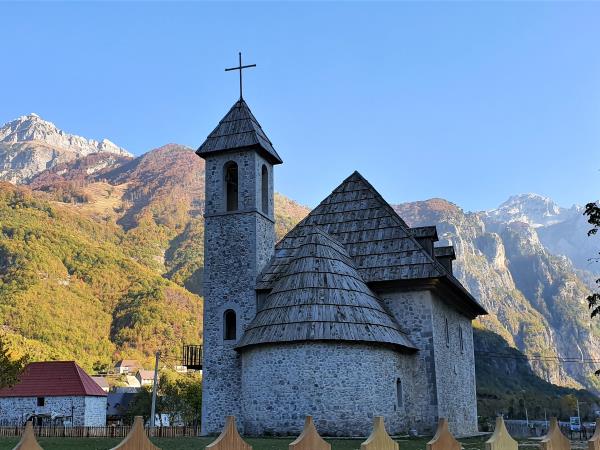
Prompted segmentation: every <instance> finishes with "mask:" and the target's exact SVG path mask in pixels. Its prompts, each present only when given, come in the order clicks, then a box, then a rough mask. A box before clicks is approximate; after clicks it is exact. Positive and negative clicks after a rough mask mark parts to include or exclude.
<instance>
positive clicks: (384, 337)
mask: <svg viewBox="0 0 600 450" xmlns="http://www.w3.org/2000/svg"><path fill="white" fill-rule="evenodd" d="M301 232H302V233H303V236H304V239H303V242H302V243H301V244H300V245H299V246H298V247H297V248H296V249H294V251H293V255H291V257H290V261H289V263H288V265H287V267H286V269H285V272H284V273H283V274H281V276H280V277H279V278H278V280H277V281H276V282H275V284H274V286H273V290H272V291H271V292H270V293H269V295H268V296H267V298H266V300H265V303H264V305H263V306H262V307H261V308H260V310H259V311H258V313H257V315H256V317H255V319H254V320H253V321H252V322H251V323H250V325H249V326H248V328H247V329H246V332H245V333H244V335H243V337H242V339H241V340H240V342H239V344H238V348H244V347H248V346H252V345H258V344H265V343H276V342H293V341H307V340H310V341H327V340H335V341H354V342H377V343H380V344H387V345H392V346H395V347H401V348H404V349H410V350H414V349H415V347H414V346H413V344H412V343H411V342H410V340H409V339H408V337H407V335H406V334H405V333H403V332H402V331H401V330H400V328H399V326H398V324H397V323H396V321H395V320H394V319H393V318H392V316H391V315H390V314H389V313H388V312H387V311H386V310H385V308H384V306H383V305H382V303H381V302H380V301H379V300H378V299H377V297H376V295H375V294H374V293H373V292H372V291H371V290H370V289H369V288H368V286H367V285H366V284H365V283H364V281H363V280H362V279H361V277H360V275H359V274H358V272H357V271H356V268H355V267H354V263H353V261H352V258H350V256H349V255H348V253H347V252H346V249H345V248H344V247H343V246H342V245H341V244H340V243H339V242H337V241H336V240H335V239H334V238H332V237H331V236H329V235H327V234H326V233H324V232H323V231H322V230H319V229H318V228H317V227H310V226H307V227H303V228H302V230H301Z"/></svg>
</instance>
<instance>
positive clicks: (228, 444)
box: [206, 416, 252, 450]
mask: <svg viewBox="0 0 600 450" xmlns="http://www.w3.org/2000/svg"><path fill="white" fill-rule="evenodd" d="M206 450H252V446H251V445H250V444H248V443H247V442H246V441H244V440H243V439H242V438H241V436H240V434H239V433H238V430H237V428H236V426H235V416H227V418H226V419H225V427H224V428H223V431H222V432H221V434H220V435H219V437H218V438H217V439H215V440H214V441H213V442H212V443H210V444H208V445H207V446H206Z"/></svg>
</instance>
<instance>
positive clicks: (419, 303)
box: [196, 62, 486, 436]
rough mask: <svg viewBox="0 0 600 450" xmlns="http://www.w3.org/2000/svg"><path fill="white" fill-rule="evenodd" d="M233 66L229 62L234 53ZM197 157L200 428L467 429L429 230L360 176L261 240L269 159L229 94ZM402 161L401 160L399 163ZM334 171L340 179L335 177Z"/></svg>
mask: <svg viewBox="0 0 600 450" xmlns="http://www.w3.org/2000/svg"><path fill="white" fill-rule="evenodd" d="M240 66H241V62H240ZM196 153H197V155H198V156H200V157H201V158H203V159H204V160H205V162H206V179H205V183H206V186H205V195H206V204H205V215H204V217H205V236H204V338H203V346H204V361H203V385H202V434H204V435H210V434H217V433H220V431H221V430H222V427H223V425H224V423H225V417H226V416H229V415H234V416H236V418H237V423H238V428H239V430H240V432H241V433H243V434H245V435H246V436H259V435H260V436H268V435H298V434H299V433H300V432H301V430H302V427H303V424H304V418H305V416H306V415H312V416H313V418H314V421H315V424H316V427H317V429H318V431H319V433H321V435H324V436H367V435H368V434H369V433H370V431H371V426H372V421H373V417H374V416H383V417H384V419H385V424H386V428H387V430H388V432H389V433H391V434H400V433H407V432H410V431H411V430H412V431H413V432H414V431H416V432H418V433H432V432H433V431H434V429H435V426H436V423H437V420H438V418H440V417H446V418H448V419H449V422H450V428H451V430H452V431H453V432H454V433H457V434H461V435H466V434H471V433H474V432H476V431H477V400H476V393H475V362H474V351H473V329H472V325H471V321H472V320H473V319H475V318H476V317H477V316H478V315H483V314H486V311H485V310H484V309H483V308H482V306H481V305H480V304H479V303H478V302H477V300H476V299H475V298H474V297H473V296H472V295H471V294H470V293H469V292H468V291H467V290H466V289H465V288H464V287H463V286H462V285H461V283H460V282H459V281H458V280H457V279H456V278H455V277H454V276H453V274H452V261H453V260H454V259H455V253H454V250H453V248H452V247H444V246H436V245H435V242H436V241H437V240H438V236H437V231H436V227H435V226H426V227H417V228H411V227H409V226H408V225H407V224H406V222H404V220H402V218H401V217H400V216H399V215H398V214H397V213H396V212H395V211H394V209H393V208H392V207H391V206H390V205H389V204H388V203H387V202H386V201H385V200H384V199H383V198H382V197H381V195H380V194H379V193H378V192H377V190H376V189H375V188H374V187H373V186H372V185H371V184H370V183H369V181H367V180H366V179H365V178H364V177H363V176H362V175H361V174H360V173H359V172H354V173H352V174H350V176H348V177H347V178H345V179H344V180H343V181H342V182H341V184H340V185H339V186H337V187H336V188H335V189H333V191H332V192H331V194H329V196H327V197H326V198H325V199H324V200H323V201H322V202H321V203H320V204H319V205H318V206H317V207H316V208H315V209H313V210H312V212H311V213H310V214H309V215H308V216H307V217H306V218H305V219H303V220H302V221H301V222H300V223H299V224H298V225H297V226H296V227H295V228H294V229H292V230H291V231H290V232H289V233H288V234H287V235H286V236H285V237H284V238H283V239H282V240H281V241H279V242H278V243H276V242H275V230H274V223H275V216H274V211H273V208H274V203H273V190H274V180H275V178H274V169H275V166H277V165H278V164H282V162H283V161H282V159H281V157H280V155H279V154H278V152H277V151H276V150H275V148H274V146H273V144H272V143H271V141H270V140H269V138H268V137H267V135H266V134H265V132H264V131H263V129H262V127H261V125H260V124H259V122H258V121H257V120H256V118H255V117H254V115H253V114H252V112H251V111H250V108H249V107H248V105H247V104H246V102H245V100H244V99H243V98H242V96H241V95H240V99H239V100H238V101H237V102H236V103H235V104H234V105H233V107H232V108H231V109H230V110H229V112H228V113H227V114H226V115H225V117H223V119H222V120H221V121H220V122H219V124H218V125H217V127H216V128H215V129H214V130H213V131H212V133H210V135H209V136H208V137H207V139H206V141H205V142H204V143H203V144H202V145H201V146H200V147H199V148H198V150H197V152H196ZM408 170H410V169H408ZM340 179H341V177H340Z"/></svg>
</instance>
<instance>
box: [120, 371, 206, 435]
mask: <svg viewBox="0 0 600 450" xmlns="http://www.w3.org/2000/svg"><path fill="white" fill-rule="evenodd" d="M157 394H158V395H157V398H156V414H158V415H159V417H162V414H167V415H168V417H169V423H170V424H175V423H177V422H183V423H184V424H185V425H198V424H199V423H200V409H201V405H202V380H201V378H200V376H199V374H191V373H190V374H186V375H182V374H178V373H175V372H172V371H164V372H162V373H161V375H160V380H159V383H158V391H157ZM151 403H152V392H151V388H150V387H149V386H145V387H144V389H142V390H141V391H140V392H139V393H138V394H136V396H135V397H134V399H133V400H132V402H131V404H130V405H129V409H128V412H127V416H128V418H129V419H130V420H131V419H133V417H134V416H143V417H144V420H148V418H149V417H150V405H151ZM157 424H158V423H157Z"/></svg>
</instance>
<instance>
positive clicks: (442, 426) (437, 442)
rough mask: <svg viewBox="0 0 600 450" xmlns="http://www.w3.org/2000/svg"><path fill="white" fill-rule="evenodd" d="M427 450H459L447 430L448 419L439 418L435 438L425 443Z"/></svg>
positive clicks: (456, 442) (458, 446) (455, 441)
mask: <svg viewBox="0 0 600 450" xmlns="http://www.w3.org/2000/svg"><path fill="white" fill-rule="evenodd" d="M427 450H461V448H460V443H459V442H458V441H457V440H456V439H454V436H452V433H450V429H449V428H448V419H443V418H440V420H439V422H438V427H437V431H436V432H435V436H433V439H431V440H430V441H429V442H428V443H427Z"/></svg>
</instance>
